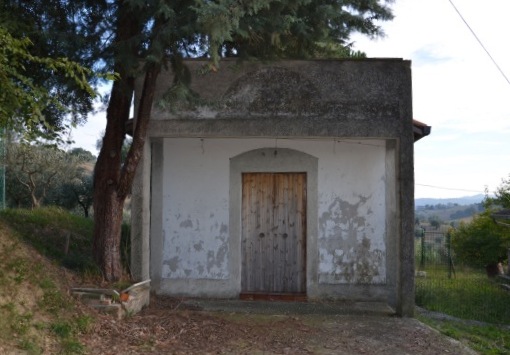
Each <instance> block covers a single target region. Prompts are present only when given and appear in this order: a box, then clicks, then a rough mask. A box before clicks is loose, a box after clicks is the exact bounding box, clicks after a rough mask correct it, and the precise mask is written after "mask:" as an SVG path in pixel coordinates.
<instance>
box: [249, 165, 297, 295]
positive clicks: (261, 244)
mask: <svg viewBox="0 0 510 355" xmlns="http://www.w3.org/2000/svg"><path fill="white" fill-rule="evenodd" d="M242 186H243V187H242V237H241V238H242V239H241V242H242V243H241V247H242V252H241V253H242V279H241V289H242V292H243V293H262V294H289V293H290V294H304V293H305V292H306V173H244V174H243V175H242Z"/></svg>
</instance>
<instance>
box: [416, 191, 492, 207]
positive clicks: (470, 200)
mask: <svg viewBox="0 0 510 355" xmlns="http://www.w3.org/2000/svg"><path fill="white" fill-rule="evenodd" d="M484 198H485V195H483V194H479V195H474V196H465V197H457V198H417V199H415V200H414V206H415V208H416V207H419V206H426V205H438V204H443V205H448V204H452V205H454V204H457V205H459V206H465V205H472V204H476V203H480V202H482V201H483V199H484Z"/></svg>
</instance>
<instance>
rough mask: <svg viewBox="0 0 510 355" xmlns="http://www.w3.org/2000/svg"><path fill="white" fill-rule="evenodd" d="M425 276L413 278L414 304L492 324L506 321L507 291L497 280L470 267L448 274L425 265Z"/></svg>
mask: <svg viewBox="0 0 510 355" xmlns="http://www.w3.org/2000/svg"><path fill="white" fill-rule="evenodd" d="M426 272H427V277H424V278H416V280H415V284H416V304H417V305H418V306H420V307H423V308H425V309H428V310H431V311H436V312H441V313H445V314H448V315H451V316H454V317H458V318H462V319H469V320H478V321H482V322H488V323H496V324H510V307H508V305H509V304H510V293H509V292H508V291H505V290H504V289H502V288H501V286H500V285H499V283H498V282H497V280H494V279H489V278H488V277H487V276H486V275H485V273H483V272H481V271H475V270H470V269H463V270H457V271H456V274H455V277H452V278H448V274H447V272H446V271H445V270H444V269H442V270H441V269H439V268H427V269H426Z"/></svg>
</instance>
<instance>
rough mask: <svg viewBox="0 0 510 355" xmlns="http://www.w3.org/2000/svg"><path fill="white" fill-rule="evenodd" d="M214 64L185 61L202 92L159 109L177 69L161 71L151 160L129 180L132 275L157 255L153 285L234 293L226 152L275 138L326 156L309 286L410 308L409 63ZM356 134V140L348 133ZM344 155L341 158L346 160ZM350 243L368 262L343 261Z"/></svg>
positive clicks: (313, 291)
mask: <svg viewBox="0 0 510 355" xmlns="http://www.w3.org/2000/svg"><path fill="white" fill-rule="evenodd" d="M206 64H207V63H206V62H205V61H190V62H189V63H188V65H189V68H190V72H191V73H192V76H193V79H192V89H193V90H194V91H195V92H196V93H197V94H198V95H199V96H200V98H201V100H200V103H199V104H198V105H195V106H187V105H181V106H174V108H176V110H174V111H171V110H165V109H161V106H160V105H159V101H160V98H161V97H162V96H163V94H164V92H165V91H166V90H167V88H168V87H169V86H170V85H171V83H172V76H171V73H163V74H162V76H161V78H160V80H159V84H158V89H157V93H156V101H155V106H154V112H153V115H152V121H151V124H150V128H149V140H148V144H147V147H146V150H145V156H144V161H143V162H142V164H141V168H140V169H139V170H138V171H137V183H135V186H134V187H133V191H134V193H133V237H132V242H133V248H134V252H135V250H136V248H139V250H141V251H142V252H141V253H140V254H136V252H135V254H136V256H134V258H133V260H135V261H136V263H135V264H134V265H133V269H134V274H135V277H138V278H144V277H145V278H146V277H147V276H148V275H147V274H148V267H147V265H149V258H150V259H151V262H150V265H151V267H150V269H151V270H150V277H152V278H153V285H154V286H155V289H156V290H159V291H161V292H169V291H171V290H173V291H171V292H172V293H174V292H175V293H177V292H179V291H178V290H181V291H182V290H188V291H189V292H188V293H194V294H199V293H200V292H204V295H206V293H207V292H213V291H214V292H216V291H218V293H217V295H220V294H221V292H219V290H222V292H223V295H225V296H236V292H238V291H239V286H238V285H239V283H238V272H239V271H238V268H239V262H238V260H236V259H235V255H236V251H233V250H232V248H233V246H234V248H236V245H235V243H234V244H232V238H234V236H233V235H232V231H231V226H232V221H231V208H232V206H231V205H232V202H231V201H230V200H228V199H227V197H226V196H229V194H230V195H231V191H230V190H229V188H231V186H232V185H231V182H230V181H229V179H230V178H231V177H229V176H228V171H229V166H228V163H229V159H230V158H232V157H235V156H236V155H237V154H242V153H243V152H246V151H249V150H250V149H252V148H253V149H256V148H272V147H275V145H277V146H278V147H286V148H289V149H293V150H296V151H301V152H304V153H306V154H310V155H311V156H314V157H317V159H318V166H319V167H322V168H320V169H318V174H317V180H318V183H317V186H318V189H319V190H318V194H317V196H318V197H317V209H316V211H315V213H316V221H315V222H316V223H315V224H314V225H315V228H316V231H317V234H316V237H317V239H316V240H315V247H310V248H309V249H308V253H315V255H310V256H308V254H307V257H308V259H307V263H311V264H310V265H307V292H308V294H309V295H312V296H321V295H336V296H338V297H342V298H353V299H354V298H363V297H366V298H372V299H381V298H382V299H387V300H388V301H389V302H390V304H392V305H394V306H396V308H397V312H398V313H400V314H403V315H410V314H412V312H413V311H412V309H413V307H414V292H413V283H414V279H413V273H414V270H413V248H412V242H413V240H412V230H413V223H414V216H413V212H412V211H413V198H412V196H413V193H414V191H413V184H414V181H413V146H412V145H413V134H412V105H411V75H410V63H409V62H407V61H402V60H400V59H374V60H362V61H356V60H343V61H342V60H340V61H338V60H335V61H328V60H317V61H282V62H275V63H270V64H265V65H263V64H254V63H248V64H242V65H239V64H237V63H236V62H234V61H224V62H222V63H221V68H220V70H219V71H217V72H209V73H207V74H201V72H203V71H201V68H203V66H204V65H206ZM352 139H358V144H357V145H356V144H349V143H346V142H345V141H348V140H351V141H352ZM205 157H207V159H206V158H205ZM185 158H186V159H188V158H189V159H191V160H192V161H193V163H191V162H186V159H185ZM342 159H344V163H345V164H340V165H339V161H342ZM200 162H201V163H200ZM213 162H214V163H213ZM346 167H348V168H346ZM213 171H214V174H212V172H213ZM148 179H152V182H151V184H147V180H148ZM224 179H226V180H225V181H224ZM336 179H340V181H341V183H338V184H337V182H336ZM142 181H144V182H145V183H142ZM151 189H152V193H153V194H152V200H151V198H150V190H151ZM159 191H161V192H159ZM209 191H210V193H209ZM319 191H320V192H319ZM159 194H160V195H161V196H162V197H161V199H158V198H157V196H158V195H159ZM204 196H205V197H204ZM190 197H193V199H190ZM194 202H197V203H196V204H195V203H194ZM197 206H207V211H206V209H205V208H203V207H197ZM148 211H150V213H148ZM181 212H182V213H181ZM227 212H228V213H227ZM349 216H353V218H349ZM356 216H357V217H356ZM197 221H198V223H197ZM149 222H150V223H149ZM150 226H151V227H150ZM149 235H150V238H151V240H150V248H151V252H150V254H148V253H147V245H148V239H149ZM338 236H341V237H342V242H339V240H338V238H337V237H338ZM308 237H310V236H307V238H308ZM178 248H179V249H178ZM314 248H315V249H314ZM356 248H358V249H356ZM144 250H145V252H143V251H144ZM349 250H351V254H350V255H349ZM353 251H354V252H353ZM365 251H366V253H365ZM353 253H354V254H356V253H357V255H365V259H364V260H362V262H361V263H360V265H359V266H358V267H359V268H365V269H366V270H365V272H361V273H360V272H358V273H356V272H352V270H351V272H349V271H348V267H352V265H351V266H348V265H347V264H345V265H342V260H349V258H351V257H352V256H353V255H354V254H353ZM233 256H234V259H232V257H233ZM358 259H359V258H358ZM314 262H315V264H314ZM158 265H159V267H158ZM367 270H368V272H367ZM370 270H372V271H370ZM137 273H138V274H137ZM236 278H237V279H236ZM203 280H210V281H211V282H212V283H208V284H207V285H206V284H204V283H203V282H202V281H203ZM196 281H200V282H196ZM206 283H207V282H206ZM204 286H207V287H205V288H204ZM209 287H212V288H209ZM204 290H205V291H204ZM215 290H216V291H215ZM186 292H187V291H186ZM186 292H183V293H186Z"/></svg>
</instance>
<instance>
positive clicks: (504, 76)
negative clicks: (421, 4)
mask: <svg viewBox="0 0 510 355" xmlns="http://www.w3.org/2000/svg"><path fill="white" fill-rule="evenodd" d="M448 1H449V2H450V4H452V6H453V8H454V9H455V11H456V12H457V14H459V16H460V18H461V19H462V21H463V22H464V23H465V24H466V26H467V28H469V30H470V31H471V33H472V34H473V36H474V37H475V38H476V40H477V41H478V43H479V44H480V46H481V47H482V48H483V50H484V51H485V53H487V55H488V56H489V58H490V59H491V60H492V62H493V63H494V65H495V66H496V68H498V70H499V72H500V73H501V75H503V78H505V80H506V82H507V83H508V84H510V80H508V78H507V76H506V75H505V73H504V72H503V70H502V69H501V68H500V67H499V65H498V63H497V62H496V60H494V58H493V57H492V55H491V54H490V53H489V51H488V50H487V48H485V46H484V45H483V43H482V41H481V40H480V39H479V38H478V36H477V35H476V33H475V31H473V29H472V28H471V26H469V24H468V23H467V21H466V20H465V19H464V16H462V14H461V13H460V11H459V9H457V7H456V6H455V4H454V3H453V1H452V0H448Z"/></svg>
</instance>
